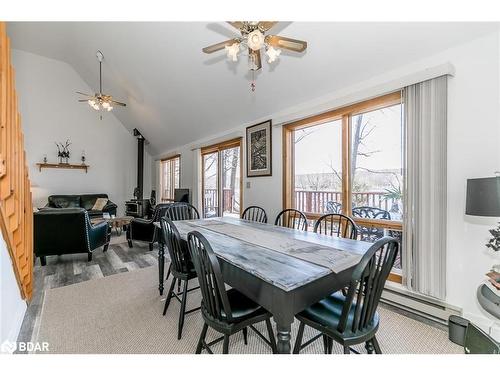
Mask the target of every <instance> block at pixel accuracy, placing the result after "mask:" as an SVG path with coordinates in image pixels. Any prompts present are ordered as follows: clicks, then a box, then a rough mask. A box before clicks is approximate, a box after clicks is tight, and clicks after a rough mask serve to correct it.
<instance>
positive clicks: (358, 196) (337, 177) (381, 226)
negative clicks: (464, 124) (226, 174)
mask: <svg viewBox="0 0 500 375" xmlns="http://www.w3.org/2000/svg"><path fill="white" fill-rule="evenodd" d="M401 114H402V104H401V95H400V93H399V92H397V93H393V94H389V95H385V96H383V97H379V98H375V99H372V100H368V101H365V102H362V103H358V104H355V105H351V106H348V107H345V108H340V109H336V110H333V111H330V112H327V113H323V114H320V115H317V116H313V117H310V118H306V119H303V120H299V121H296V122H294V123H291V124H288V125H286V126H284V128H283V132H284V133H283V136H284V148H285V158H284V183H283V186H284V206H285V207H286V208H288V207H292V208H296V209H298V210H301V211H303V212H305V213H306V215H307V217H308V219H310V220H311V221H314V220H316V219H317V218H318V217H319V216H320V215H323V214H325V213H343V214H345V215H348V216H351V217H352V218H353V219H354V220H355V221H356V223H357V225H358V228H359V233H358V237H359V239H361V240H364V241H370V242H374V241H376V240H377V239H379V238H381V237H382V236H384V235H391V236H393V237H395V238H398V239H399V240H401V238H402V215H403V186H402V184H403V172H402V170H403V140H402V116H401ZM400 269H401V261H400V259H398V260H397V261H396V263H395V271H394V272H395V274H399V275H400ZM392 279H393V280H395V281H400V280H401V277H400V276H398V275H393V277H392Z"/></svg>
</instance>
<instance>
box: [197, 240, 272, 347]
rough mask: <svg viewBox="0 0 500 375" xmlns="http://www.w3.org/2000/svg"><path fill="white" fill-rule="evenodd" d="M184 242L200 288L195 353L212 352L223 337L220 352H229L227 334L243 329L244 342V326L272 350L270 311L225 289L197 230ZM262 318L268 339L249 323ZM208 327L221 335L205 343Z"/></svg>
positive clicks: (217, 269)
mask: <svg viewBox="0 0 500 375" xmlns="http://www.w3.org/2000/svg"><path fill="white" fill-rule="evenodd" d="M188 245H189V252H190V254H191V258H192V260H193V263H194V267H195V269H196V273H197V274H198V281H199V284H200V288H201V294H202V302H201V314H202V316H203V320H204V322H205V323H204V325H203V329H202V331H201V335H200V339H199V340H198V346H197V347H196V354H200V353H201V351H202V349H206V350H207V351H208V352H209V353H210V354H213V352H212V350H211V349H210V347H211V346H212V345H213V344H215V343H217V342H219V341H221V340H224V343H223V350H222V351H223V354H227V353H228V352H229V337H230V336H231V335H233V334H235V333H237V332H239V331H243V339H244V341H245V345H246V344H248V340H247V334H248V327H250V328H251V329H252V330H253V331H255V332H256V333H257V335H258V336H259V337H260V338H262V340H264V342H266V343H267V344H268V345H269V346H270V347H271V349H272V351H273V353H276V351H277V349H276V341H275V338H274V333H273V329H272V326H271V314H270V313H269V312H268V311H267V310H265V309H264V308H263V307H261V306H259V305H258V304H256V303H255V302H253V301H252V300H251V299H249V298H248V297H246V296H245V295H244V294H242V293H240V292H239V291H237V290H236V289H230V290H228V291H226V289H225V287H224V279H223V277H222V273H221V270H220V265H219V261H218V259H217V257H216V255H215V253H214V252H213V250H212V247H211V246H210V244H209V243H208V241H207V240H206V238H205V237H203V235H202V234H201V233H199V232H196V231H195V232H190V233H189V234H188ZM262 321H265V322H266V327H267V333H268V335H269V340H268V339H266V338H265V337H264V335H262V334H261V333H260V332H259V331H258V330H257V329H255V327H253V324H256V323H259V322H262ZM208 327H211V328H212V329H215V330H216V331H217V332H219V333H222V334H223V335H224V336H222V337H220V338H218V339H216V340H214V341H212V342H209V343H207V342H206V341H205V337H206V335H207V330H208Z"/></svg>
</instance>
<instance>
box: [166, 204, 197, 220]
mask: <svg viewBox="0 0 500 375" xmlns="http://www.w3.org/2000/svg"><path fill="white" fill-rule="evenodd" d="M165 217H168V218H170V219H172V221H177V220H196V219H199V218H200V214H199V213H198V210H197V209H196V207H195V206H193V205H191V204H189V203H173V204H170V206H169V207H168V209H167V211H166V212H165Z"/></svg>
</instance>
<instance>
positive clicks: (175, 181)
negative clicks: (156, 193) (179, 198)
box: [160, 155, 181, 202]
mask: <svg viewBox="0 0 500 375" xmlns="http://www.w3.org/2000/svg"><path fill="white" fill-rule="evenodd" d="M180 162H181V157H180V155H176V156H172V157H170V158H168V159H164V160H162V161H161V167H160V170H161V201H162V202H168V201H172V200H173V199H174V190H175V189H178V188H179V187H180V180H181V178H180Z"/></svg>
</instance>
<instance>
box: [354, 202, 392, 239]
mask: <svg viewBox="0 0 500 375" xmlns="http://www.w3.org/2000/svg"><path fill="white" fill-rule="evenodd" d="M352 216H354V217H360V218H364V219H382V220H391V214H390V213H389V211H386V210H382V209H381V208H378V207H369V206H360V207H353V209H352ZM358 229H359V234H360V239H361V240H363V241H369V242H375V241H377V240H378V239H380V238H382V237H383V236H384V230H383V229H382V228H375V227H370V226H365V225H360V226H359V228H358Z"/></svg>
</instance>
